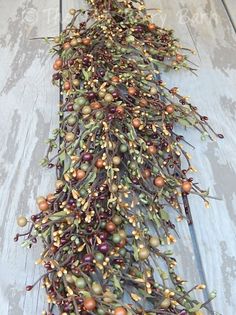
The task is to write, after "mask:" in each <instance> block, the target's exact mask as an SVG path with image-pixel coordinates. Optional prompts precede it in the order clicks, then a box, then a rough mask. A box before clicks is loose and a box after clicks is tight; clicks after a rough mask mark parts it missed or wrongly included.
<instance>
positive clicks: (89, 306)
mask: <svg viewBox="0 0 236 315" xmlns="http://www.w3.org/2000/svg"><path fill="white" fill-rule="evenodd" d="M96 306H97V303H96V300H95V299H94V298H92V297H88V298H86V299H84V308H85V309H86V310H87V311H93V310H95V308H96Z"/></svg>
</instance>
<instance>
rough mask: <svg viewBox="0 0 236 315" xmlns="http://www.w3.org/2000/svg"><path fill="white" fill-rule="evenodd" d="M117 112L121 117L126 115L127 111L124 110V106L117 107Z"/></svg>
mask: <svg viewBox="0 0 236 315" xmlns="http://www.w3.org/2000/svg"><path fill="white" fill-rule="evenodd" d="M116 112H117V114H119V115H124V113H125V109H124V107H123V106H117V107H116Z"/></svg>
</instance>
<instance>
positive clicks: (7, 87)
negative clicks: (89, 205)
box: [0, 0, 59, 315]
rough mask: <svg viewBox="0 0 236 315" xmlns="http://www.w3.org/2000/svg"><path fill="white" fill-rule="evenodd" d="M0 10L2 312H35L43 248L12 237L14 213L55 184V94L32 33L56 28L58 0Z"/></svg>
mask: <svg viewBox="0 0 236 315" xmlns="http://www.w3.org/2000/svg"><path fill="white" fill-rule="evenodd" d="M0 14H1V19H0V21H1V22H0V26H1V27H0V49H1V61H2V63H1V64H2V71H1V75H0V104H1V105H0V106H1V124H0V134H1V151H0V182H1V185H0V196H1V198H0V208H1V217H0V229H1V230H0V237H1V242H0V252H1V255H0V283H1V285H0V314H4V315H13V314H14V315H33V314H34V315H36V314H41V312H42V311H43V304H44V301H45V295H44V291H43V290H41V289H40V288H39V286H37V288H36V289H35V290H33V291H32V292H30V293H26V292H25V285H26V284H31V283H33V282H34V281H35V280H37V278H38V277H39V275H40V274H41V272H42V270H41V269H40V267H38V266H35V260H36V259H37V258H38V256H39V251H40V247H39V246H38V247H37V248H35V249H32V250H27V249H22V248H21V247H20V246H19V244H15V243H14V242H13V237H14V235H15V234H16V233H17V232H18V231H19V228H18V227H17V225H16V218H17V216H19V215H20V214H26V215H31V214H33V213H35V212H36V206H35V201H34V200H35V197H36V196H37V195H41V194H44V193H47V192H49V191H50V189H52V185H53V179H54V173H53V174H52V172H50V171H48V170H42V169H41V167H40V166H39V161H40V159H41V157H43V155H44V153H45V149H46V145H45V143H44V140H45V139H47V137H48V135H49V130H50V129H51V128H52V127H53V126H55V125H57V118H56V117H57V116H56V112H57V103H58V98H57V96H58V91H57V90H56V89H54V88H53V87H52V86H51V84H50V81H51V74H52V70H51V63H50V58H49V57H48V46H47V45H46V44H45V43H44V42H42V41H39V40H35V41H32V40H30V38H32V37H37V36H52V35H54V34H57V33H58V25H59V20H58V1H57V0H51V1H50V3H49V2H48V1H46V0H42V1H35V0H31V1H29V0H27V1H25V0H24V1H23V0H22V1H21V0H19V1H17V4H16V2H15V1H13V0H10V1H8V2H3V1H1V13H0Z"/></svg>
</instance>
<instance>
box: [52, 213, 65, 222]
mask: <svg viewBox="0 0 236 315" xmlns="http://www.w3.org/2000/svg"><path fill="white" fill-rule="evenodd" d="M66 215H67V213H66V212H65V211H58V212H56V213H54V214H52V215H50V216H49V219H50V220H52V221H55V220H59V219H61V218H62V217H64V216H66Z"/></svg>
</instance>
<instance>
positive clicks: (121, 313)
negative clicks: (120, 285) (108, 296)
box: [114, 306, 128, 315]
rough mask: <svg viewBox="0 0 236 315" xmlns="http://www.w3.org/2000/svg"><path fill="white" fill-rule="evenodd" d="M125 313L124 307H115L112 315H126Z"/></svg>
mask: <svg viewBox="0 0 236 315" xmlns="http://www.w3.org/2000/svg"><path fill="white" fill-rule="evenodd" d="M127 314H128V313H127V311H126V309H125V308H124V307H121V306H120V307H116V308H115V311H114V315H127Z"/></svg>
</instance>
